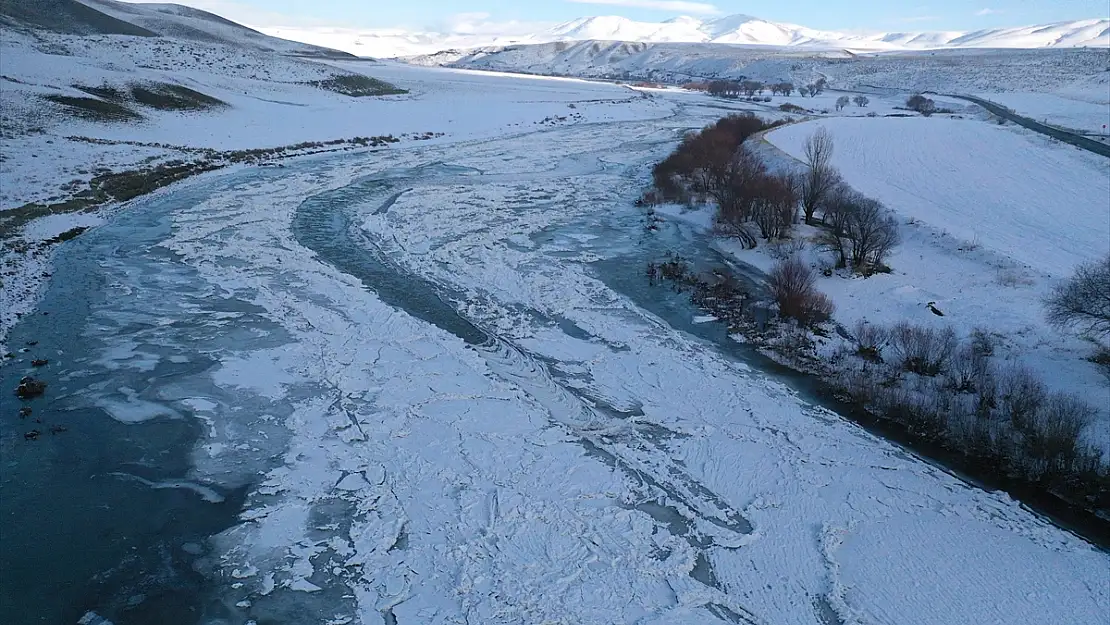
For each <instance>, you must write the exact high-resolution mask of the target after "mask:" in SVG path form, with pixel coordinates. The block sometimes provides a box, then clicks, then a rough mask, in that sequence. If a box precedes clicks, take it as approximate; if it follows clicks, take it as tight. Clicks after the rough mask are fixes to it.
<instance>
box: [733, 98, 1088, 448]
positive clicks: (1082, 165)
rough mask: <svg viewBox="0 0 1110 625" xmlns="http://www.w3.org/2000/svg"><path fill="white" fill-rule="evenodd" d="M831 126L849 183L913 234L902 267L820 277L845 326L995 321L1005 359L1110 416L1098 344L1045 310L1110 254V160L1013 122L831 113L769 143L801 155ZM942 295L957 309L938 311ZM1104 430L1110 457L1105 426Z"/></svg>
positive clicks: (988, 324)
mask: <svg viewBox="0 0 1110 625" xmlns="http://www.w3.org/2000/svg"><path fill="white" fill-rule="evenodd" d="M818 127H824V128H826V129H827V130H828V132H829V133H830V134H831V135H832V137H833V141H834V143H835V146H836V148H835V152H834V156H833V164H834V166H835V167H837V169H839V170H840V172H841V174H842V175H843V176H844V179H845V180H846V181H847V182H848V183H849V184H850V185H852V186H853V187H854V188H856V189H857V190H859V191H861V192H862V193H864V194H866V195H868V196H870V197H874V198H876V199H878V200H880V201H882V202H883V203H884V204H886V205H887V206H888V207H889V208H890V209H892V210H893V211H894V212H895V213H897V215H898V217H899V221H900V224H901V232H902V235H903V237H904V241H903V243H902V244H901V245H900V246H899V247H898V248H896V249H895V251H894V253H893V254H892V255H891V258H890V263H889V264H890V266H891V267H892V268H893V270H894V271H893V273H891V274H879V275H875V276H872V277H870V278H867V279H862V278H856V279H846V278H843V277H838V276H837V277H832V278H820V286H819V288H820V289H821V290H823V291H825V292H827V293H828V294H829V295H830V296H831V297H832V298H833V300H834V301H835V303H836V306H837V312H836V318H837V320H838V321H840V322H841V323H843V324H844V325H845V326H847V327H852V326H853V324H854V323H855V321H857V320H859V319H867V320H868V321H870V322H876V323H884V324H892V323H894V322H896V321H899V320H910V321H913V322H915V323H918V324H925V325H938V326H941V325H951V326H952V327H954V328H956V329H957V331H958V332H959V333H961V334H962V335H966V334H967V333H969V332H971V330H972V329H974V328H976V327H981V328H984V329H986V330H988V331H990V332H992V333H996V334H997V335H998V337H999V338H1000V339H1001V341H1002V353H1003V354H1004V358H1005V359H1007V360H1015V361H1020V362H1024V363H1026V364H1027V365H1029V366H1030V367H1032V368H1034V369H1035V370H1036V371H1037V372H1038V373H1039V374H1040V375H1041V376H1042V377H1043V379H1044V380H1045V381H1046V382H1047V383H1048V384H1049V385H1050V387H1052V388H1054V389H1058V390H1065V391H1068V392H1073V393H1076V394H1077V395H1079V396H1081V397H1086V398H1087V399H1088V401H1089V402H1090V403H1092V404H1093V405H1095V406H1096V407H1098V408H1100V409H1101V411H1102V412H1103V416H1104V417H1108V415H1107V414H1106V412H1107V410H1106V407H1107V405H1108V404H1107V401H1106V400H1107V399H1108V398H1110V390H1108V389H1107V380H1106V379H1105V377H1104V376H1103V375H1101V374H1100V373H1099V370H1098V367H1097V366H1096V365H1094V364H1093V363H1091V362H1088V361H1087V360H1086V357H1087V356H1089V355H1090V352H1091V350H1092V346H1091V345H1090V343H1088V342H1086V341H1083V340H1080V339H1079V338H1078V337H1075V336H1073V335H1071V334H1069V333H1067V332H1061V331H1058V330H1055V329H1053V328H1050V327H1048V326H1047V324H1046V322H1045V320H1044V304H1043V299H1044V297H1045V296H1046V295H1047V294H1048V292H1049V290H1050V289H1051V288H1052V287H1053V286H1055V285H1056V284H1058V283H1059V282H1060V281H1061V280H1063V279H1064V278H1066V277H1068V276H1070V275H1071V273H1072V272H1073V270H1074V268H1075V266H1076V265H1077V264H1079V263H1083V262H1087V261H1090V260H1093V259H1098V258H1104V257H1105V256H1106V255H1107V254H1108V253H1110V204H1108V202H1107V198H1110V171H1108V170H1107V167H1106V163H1105V159H1104V158H1103V157H1100V156H1095V155H1092V154H1089V153H1086V152H1083V151H1081V150H1078V149H1076V148H1072V147H1071V146H1066V145H1063V144H1060V143H1057V142H1054V141H1051V140H1048V139H1045V138H1044V137H1041V136H1040V135H1035V134H1032V133H1028V132H1025V131H1020V130H1016V129H1013V128H1010V127H1002V126H997V125H994V124H988V123H984V122H982V121H976V120H956V119H944V118H920V117H919V118H907V119H901V118H880V119H851V118H834V119H824V120H818V121H813V122H808V123H802V124H795V125H791V126H787V127H784V128H781V129H778V130H775V131H773V132H771V133H769V134H768V135H767V140H768V141H769V142H771V143H772V144H774V145H775V146H777V147H779V148H781V149H782V150H783V151H785V152H786V153H788V154H790V155H792V156H794V157H801V156H802V154H803V149H804V147H803V146H804V142H805V140H806V138H807V137H808V136H809V135H810V134H811V133H813V132H814V131H815V130H816V129H817V128H818ZM750 256H751V257H752V258H753V259H761V260H757V261H756V262H757V264H764V265H767V264H769V263H770V262H772V261H771V259H770V258H768V257H765V256H762V255H757V254H751V255H750ZM929 302H935V306H936V307H937V308H939V309H940V310H941V311H943V312H944V315H945V316H944V317H943V318H940V317H936V316H935V315H933V314H932V313H930V312H929V310H928V309H927V308H926V304H927V303H929ZM1095 429H1096V430H1097V432H1092V435H1094V436H1097V438H1098V440H1099V441H1100V443H1101V444H1102V445H1103V446H1104V447H1105V448H1106V450H1107V453H1110V435H1107V434H1108V430H1107V426H1106V421H1105V420H1104V421H1100V422H1099V423H1098V424H1097V427H1096V428H1095Z"/></svg>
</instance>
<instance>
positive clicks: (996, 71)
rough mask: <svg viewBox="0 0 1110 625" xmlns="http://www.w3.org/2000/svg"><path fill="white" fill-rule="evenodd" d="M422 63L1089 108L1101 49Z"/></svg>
mask: <svg viewBox="0 0 1110 625" xmlns="http://www.w3.org/2000/svg"><path fill="white" fill-rule="evenodd" d="M406 60H407V61H408V62H410V63H415V64H421V65H450V66H452V67H462V68H468V69H481V70H495V71H508V72H524V73H533V74H554V75H565V76H581V77H591V78H610V79H622V80H649V81H658V82H669V83H678V84H681V83H683V82H686V81H691V80H693V81H700V80H706V79H714V78H729V79H739V78H741V77H746V78H754V79H757V80H762V81H778V80H788V81H791V82H794V83H795V84H807V83H809V82H812V81H814V80H816V79H817V78H819V77H821V76H824V77H826V78H827V79H828V80H829V82H830V84H831V85H832V86H833V87H834V88H843V89H860V88H862V89H872V88H882V89H893V90H898V91H935V92H938V93H1000V92H1030V93H1033V92H1037V93H1046V92H1052V91H1055V90H1056V89H1072V90H1076V91H1080V92H1082V93H1086V94H1088V95H1087V96H1085V97H1084V98H1082V99H1084V100H1089V101H1092V102H1098V101H1100V100H1101V99H1103V98H1099V97H1098V93H1099V92H1100V90H1101V92H1103V93H1105V91H1106V84H1105V78H1103V79H1101V80H1102V82H1099V79H1098V76H1105V74H1106V72H1105V70H1106V68H1107V67H1110V49H1107V48H1059V49H1055V48H1054V49H1038V50H1016V49H1011V50H988V49H959V50H937V51H930V52H924V51H902V52H885V53H882V54H852V53H849V52H846V51H843V50H839V51H837V50H817V49H813V48H805V47H769V46H723V45H716V44H704V43H700V44H699V43H621V42H612V41H581V42H555V43H547V44H538V45H527V46H526V45H516V46H495V47H488V48H480V49H477V50H470V51H457V52H442V53H439V54H434V55H427V56H422V57H410V58H408V59H406Z"/></svg>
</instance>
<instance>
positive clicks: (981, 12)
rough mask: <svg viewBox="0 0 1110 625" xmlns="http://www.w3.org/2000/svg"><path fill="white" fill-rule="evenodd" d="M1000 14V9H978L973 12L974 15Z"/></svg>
mask: <svg viewBox="0 0 1110 625" xmlns="http://www.w3.org/2000/svg"><path fill="white" fill-rule="evenodd" d="M1000 13H1002V10H1001V9H979V10H978V11H976V12H975V14H976V15H980V16H982V15H998V14H1000Z"/></svg>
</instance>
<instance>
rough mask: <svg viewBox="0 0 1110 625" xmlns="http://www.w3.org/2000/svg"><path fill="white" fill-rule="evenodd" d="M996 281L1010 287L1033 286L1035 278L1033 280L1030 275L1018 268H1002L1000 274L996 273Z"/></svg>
mask: <svg viewBox="0 0 1110 625" xmlns="http://www.w3.org/2000/svg"><path fill="white" fill-rule="evenodd" d="M994 281H995V282H997V283H998V284H999V285H1001V286H1004V287H1009V288H1017V287H1019V286H1031V285H1032V284H1033V280H1031V279H1030V278H1029V276H1027V275H1025V274H1024V273H1022V272H1020V271H1018V270H1016V269H1000V270H999V271H998V274H997V275H995V279H994Z"/></svg>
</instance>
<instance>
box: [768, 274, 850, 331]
mask: <svg viewBox="0 0 1110 625" xmlns="http://www.w3.org/2000/svg"><path fill="white" fill-rule="evenodd" d="M816 282H817V278H816V276H815V275H814V273H813V270H812V269H811V268H810V267H809V265H806V264H805V263H804V262H802V261H801V260H800V259H798V258H790V259H787V260H784V261H780V262H777V263H775V266H774V267H773V268H772V269H771V271H770V272H769V273H768V274H767V284H768V286H769V287H770V290H771V295H772V296H773V297H774V299H775V302H776V303H777V304H778V306H779V314H780V315H782V316H783V317H785V318H789V319H796V320H797V321H798V322H800V323H802V324H806V325H811V324H814V323H818V322H821V321H825V320H827V319H828V318H829V317H830V316H831V315H832V313H833V310H834V306H833V303H832V301H831V300H829V298H828V297H827V296H826V295H825V294H824V293H821V292H819V291H818V290H817V289H816V288H815V284H816Z"/></svg>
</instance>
